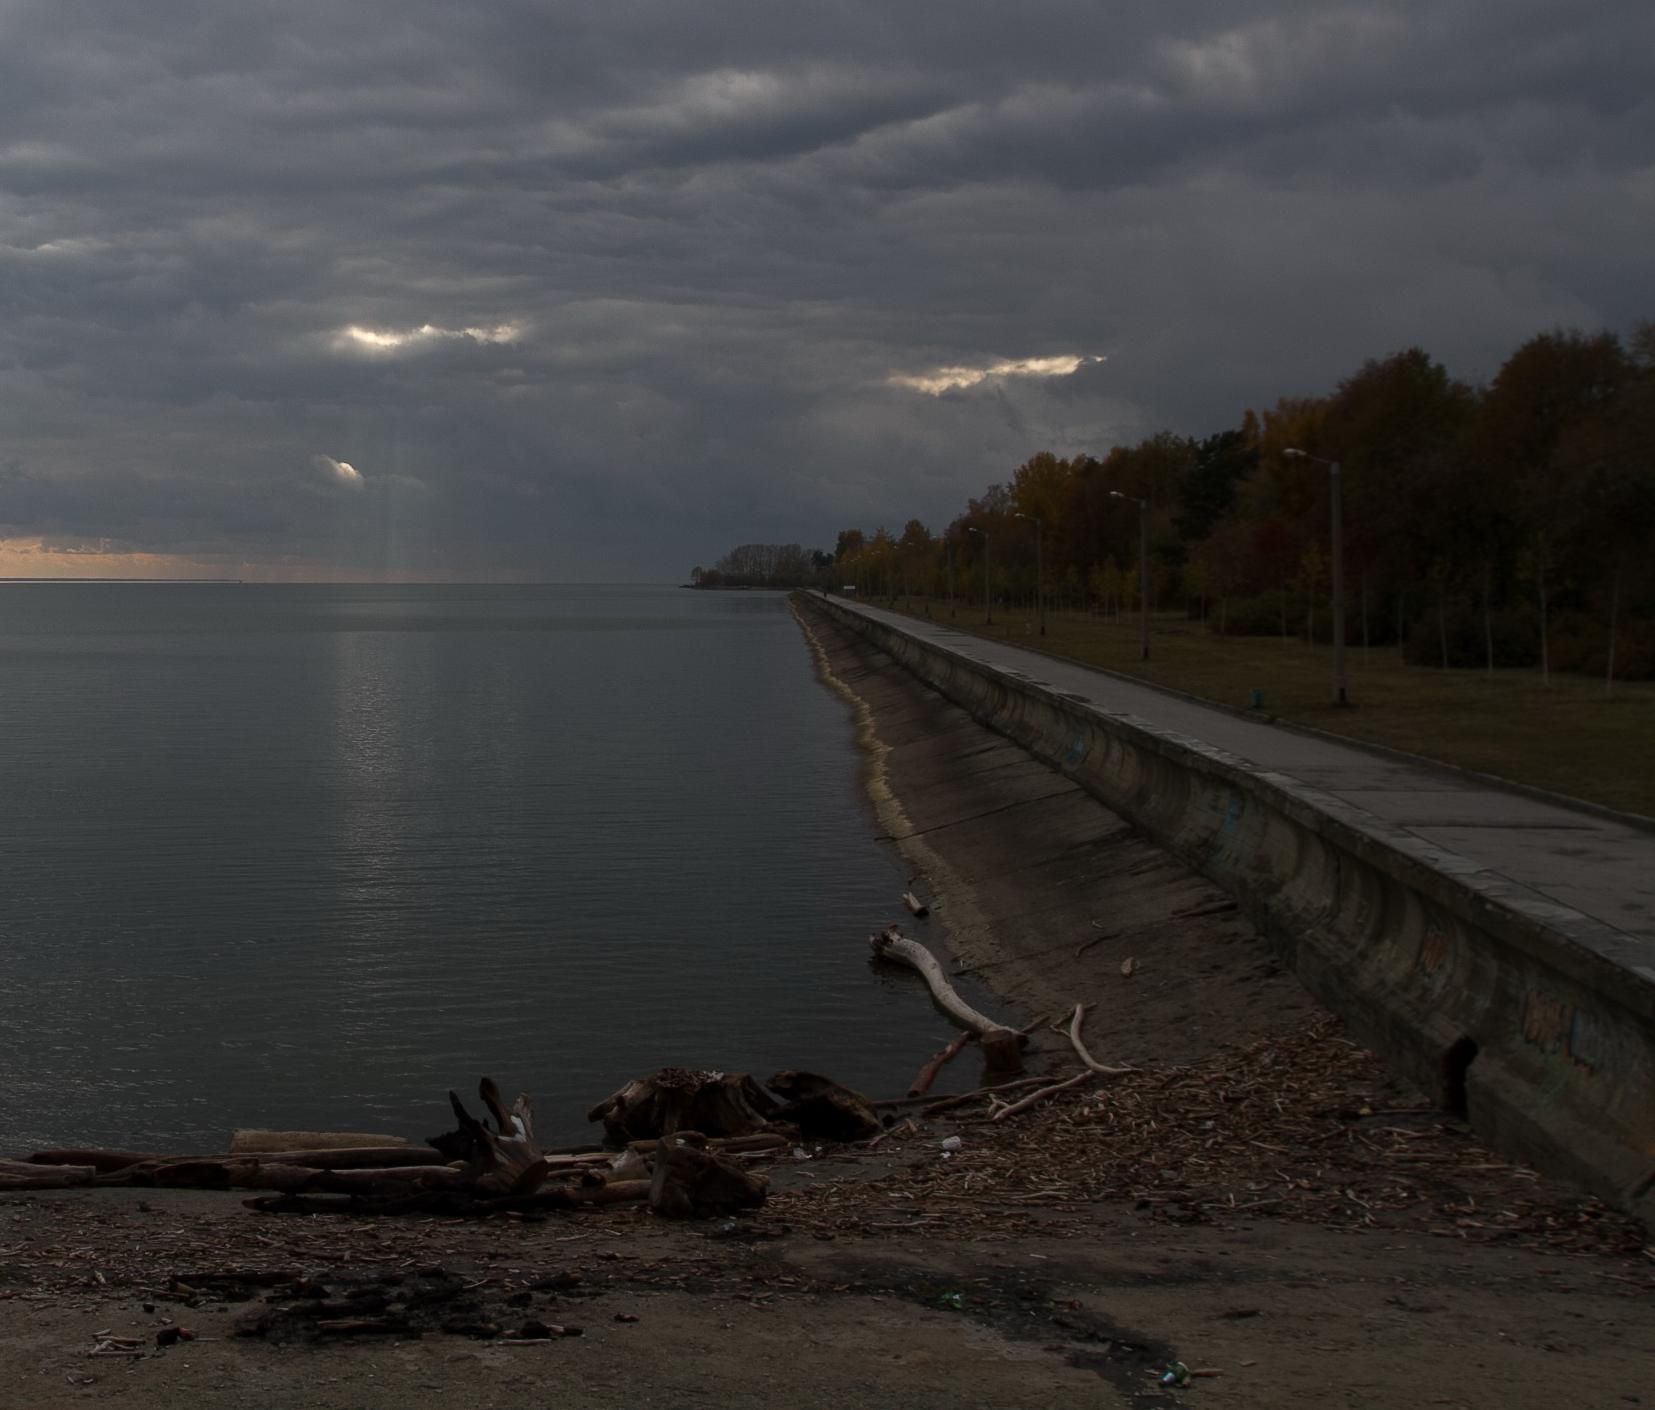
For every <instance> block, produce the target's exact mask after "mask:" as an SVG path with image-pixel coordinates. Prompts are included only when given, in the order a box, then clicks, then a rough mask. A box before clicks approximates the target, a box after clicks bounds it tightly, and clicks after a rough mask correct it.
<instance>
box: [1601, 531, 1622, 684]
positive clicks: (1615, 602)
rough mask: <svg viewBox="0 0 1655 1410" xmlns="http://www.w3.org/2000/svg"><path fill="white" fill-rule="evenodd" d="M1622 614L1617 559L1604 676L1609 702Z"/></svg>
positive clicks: (1612, 582)
mask: <svg viewBox="0 0 1655 1410" xmlns="http://www.w3.org/2000/svg"><path fill="white" fill-rule="evenodd" d="M1620 612H1621V560H1620V558H1619V557H1618V556H1617V557H1616V559H1615V576H1614V578H1613V579H1612V580H1611V586H1610V588H1609V666H1608V669H1607V670H1606V671H1605V672H1604V674H1603V698H1604V699H1605V700H1607V699H1608V698H1609V697H1610V696H1611V695H1613V694H1614V693H1615V631H1616V628H1617V627H1618V626H1619V625H1620Z"/></svg>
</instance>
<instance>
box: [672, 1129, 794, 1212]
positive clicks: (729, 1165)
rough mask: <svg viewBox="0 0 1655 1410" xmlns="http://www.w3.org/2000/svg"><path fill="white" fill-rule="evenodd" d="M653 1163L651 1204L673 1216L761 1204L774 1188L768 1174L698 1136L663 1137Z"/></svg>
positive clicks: (725, 1210)
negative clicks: (712, 1148)
mask: <svg viewBox="0 0 1655 1410" xmlns="http://www.w3.org/2000/svg"><path fill="white" fill-rule="evenodd" d="M652 1167H653V1168H652V1171H651V1176H650V1183H649V1207H650V1210H651V1211H652V1212H653V1213H655V1214H659V1215H661V1216H663V1217H664V1218H667V1219H707V1218H711V1217H713V1216H715V1215H724V1214H734V1213H736V1212H737V1211H738V1210H743V1209H756V1208H757V1207H758V1206H759V1205H761V1204H763V1203H764V1200H765V1195H766V1193H767V1191H768V1188H769V1181H768V1180H766V1179H765V1178H764V1176H762V1175H755V1174H754V1173H753V1172H752V1171H749V1170H743V1169H742V1168H741V1167H740V1166H739V1165H737V1164H736V1163H735V1162H734V1161H733V1160H731V1159H729V1158H728V1157H727V1156H723V1155H720V1154H719V1153H718V1152H717V1151H710V1150H707V1149H705V1148H704V1146H703V1145H702V1143H701V1142H700V1141H698V1140H695V1139H694V1138H690V1139H679V1138H673V1139H666V1140H662V1141H661V1143H660V1144H659V1145H658V1146H657V1148H656V1150H655V1153H654V1156H653V1159H652Z"/></svg>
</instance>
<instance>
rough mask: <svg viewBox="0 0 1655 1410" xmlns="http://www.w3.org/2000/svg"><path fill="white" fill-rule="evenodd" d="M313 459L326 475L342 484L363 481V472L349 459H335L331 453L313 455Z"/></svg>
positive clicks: (354, 483) (355, 483)
mask: <svg viewBox="0 0 1655 1410" xmlns="http://www.w3.org/2000/svg"><path fill="white" fill-rule="evenodd" d="M311 460H312V463H313V464H314V465H315V466H316V468H317V469H318V470H320V471H321V472H322V473H323V474H324V475H327V476H328V477H329V478H331V479H333V480H335V481H336V482H337V483H339V484H341V485H360V484H361V483H362V472H361V471H360V470H358V469H357V468H356V467H355V466H354V465H352V464H351V463H350V461H348V460H335V459H334V458H333V457H332V456H331V455H317V456H312V457H311Z"/></svg>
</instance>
